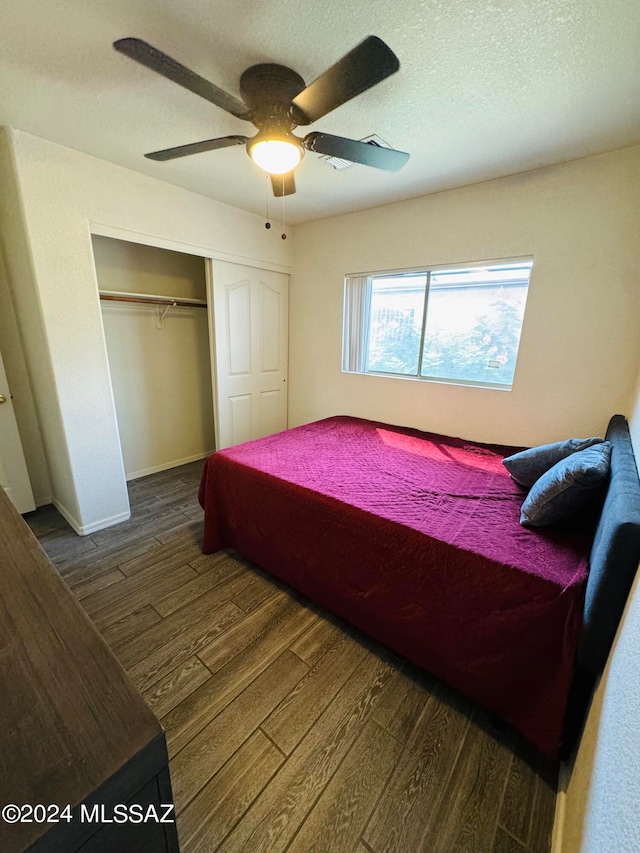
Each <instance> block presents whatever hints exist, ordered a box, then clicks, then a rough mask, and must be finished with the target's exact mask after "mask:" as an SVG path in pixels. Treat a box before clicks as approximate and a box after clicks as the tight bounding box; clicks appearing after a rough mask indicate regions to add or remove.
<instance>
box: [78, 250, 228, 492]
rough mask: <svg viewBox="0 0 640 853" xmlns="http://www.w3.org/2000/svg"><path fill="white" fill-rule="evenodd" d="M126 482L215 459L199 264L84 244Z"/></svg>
mask: <svg viewBox="0 0 640 853" xmlns="http://www.w3.org/2000/svg"><path fill="white" fill-rule="evenodd" d="M91 241H92V245H93V255H94V260H95V267H96V275H97V280H98V288H99V291H100V300H101V301H100V304H101V309H102V323H103V328H104V335H105V341H106V345H107V357H108V360H109V370H110V373H111V385H112V389H113V396H114V401H115V408H116V414H117V419H118V429H119V433H120V444H121V447H122V457H123V461H124V469H125V476H126V479H127V480H134V479H137V478H138V477H144V476H146V475H147V474H153V473H156V472H158V471H164V470H167V469H169V468H174V467H176V466H178V465H184V464H186V463H188V462H194V461H196V460H198V459H204V458H206V457H207V456H208V455H209V454H210V453H212V452H213V451H214V450H215V432H214V402H213V385H212V376H211V352H212V347H211V346H210V341H209V325H208V316H207V314H208V312H207V287H206V274H205V259H204V258H201V257H197V256H195V255H190V254H184V253H181V252H177V251H174V250H169V249H161V248H157V247H155V246H147V245H144V244H141V243H132V242H128V241H126V240H120V239H115V238H112V237H103V236H99V235H95V234H94V235H92V237H91Z"/></svg>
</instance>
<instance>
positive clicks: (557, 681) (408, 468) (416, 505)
mask: <svg viewBox="0 0 640 853" xmlns="http://www.w3.org/2000/svg"><path fill="white" fill-rule="evenodd" d="M512 450H513V448H509V447H497V446H492V445H479V444H473V443H471V442H467V441H463V440H461V439H455V438H447V437H444V436H438V435H432V434H428V433H421V432H418V431H415V430H409V429H402V428H399V427H393V426H388V425H385V424H380V423H373V422H371V421H364V420H360V419H357V418H350V417H336V418H329V419H327V420H324V421H318V422H316V423H312V424H308V425H306V426H302V427H297V428H295V429H291V430H288V431H286V432H283V433H278V434H276V435H272V436H269V437H267V438H263V439H258V440H257V441H252V442H247V443H246V444H242V445H238V446H236V447H232V448H228V449H226V450H222V451H218V452H217V453H214V454H213V455H212V456H211V457H210V458H209V459H208V460H207V463H206V465H205V469H204V472H203V477H202V484H201V488H200V502H201V504H202V505H203V507H204V510H205V532H204V541H203V551H204V552H205V553H212V552H214V551H217V550H219V549H220V548H223V547H226V546H231V547H234V548H236V549H237V550H238V551H239V552H240V553H242V554H243V555H245V556H246V557H247V558H248V559H250V560H252V561H253V562H255V563H256V564H257V565H259V566H261V567H262V568H264V569H266V570H267V571H269V572H271V573H272V574H274V575H276V576H277V577H279V578H281V579H282V580H284V581H286V582H287V583H289V584H291V586H293V587H295V588H297V589H298V590H300V591H301V592H303V593H305V594H306V595H308V596H309V597H310V598H312V599H314V600H315V601H318V602H319V603H321V604H323V605H325V606H326V607H327V608H329V609H330V610H332V611H334V612H335V613H337V614H338V615H339V616H342V617H343V618H345V619H347V620H348V621H349V622H351V623H353V624H354V625H356V626H357V627H359V628H361V629H362V630H364V631H366V632H367V633H369V634H371V635H372V636H374V637H376V638H377V639H379V640H380V641H382V642H383V643H385V644H386V645H388V646H389V647H390V648H392V649H394V650H396V651H398V652H400V653H401V654H403V655H405V656H406V657H407V658H409V659H410V660H412V661H414V662H415V663H417V664H419V665H420V666H423V667H424V668H425V669H428V670H429V671H431V672H433V673H434V674H436V675H437V676H439V677H441V678H442V679H443V680H445V681H447V682H448V683H449V684H451V685H452V686H454V687H456V688H458V689H459V690H461V691H462V692H464V693H465V694H466V695H468V696H469V697H471V698H472V699H474V700H476V701H477V702H479V703H480V704H481V705H483V706H484V707H485V708H487V709H489V710H491V711H494V712H496V713H497V714H499V715H500V716H501V717H503V718H504V719H505V720H506V721H507V722H509V723H511V724H512V725H514V726H515V727H516V728H518V729H519V730H520V731H521V732H522V733H523V734H525V735H526V736H527V737H528V738H529V739H530V740H531V741H533V742H534V743H535V744H536V745H537V746H538V747H539V748H540V749H541V750H542V751H543V752H545V753H546V754H547V755H554V754H555V753H556V752H557V749H558V746H559V743H560V738H561V732H562V722H563V717H564V712H565V706H566V700H567V693H568V689H569V684H570V679H571V674H572V664H573V659H574V654H575V648H576V644H577V638H578V632H579V630H580V625H581V619H582V608H583V600H584V586H585V581H586V576H587V559H588V553H589V548H590V537H589V535H588V533H587V532H586V531H585V532H574V533H571V534H569V533H558V532H549V531H533V530H529V529H525V528H523V527H521V526H520V524H519V514H520V505H521V503H522V499H523V492H522V490H521V489H520V488H519V487H518V486H517V485H516V484H515V483H514V482H513V481H512V480H511V478H510V477H509V475H508V474H507V472H506V470H505V469H504V467H503V466H502V465H501V459H502V458H503V457H504V456H505V455H507V454H509V453H511V452H512Z"/></svg>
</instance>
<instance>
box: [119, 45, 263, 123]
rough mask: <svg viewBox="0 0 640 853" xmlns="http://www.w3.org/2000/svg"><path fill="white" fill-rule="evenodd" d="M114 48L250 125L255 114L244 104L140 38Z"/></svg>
mask: <svg viewBox="0 0 640 853" xmlns="http://www.w3.org/2000/svg"><path fill="white" fill-rule="evenodd" d="M113 46H114V47H115V49H116V50H117V51H119V52H120V53H123V54H124V55H125V56H128V57H129V59H133V60H135V61H136V62H139V63H140V64H141V65H146V67H147V68H150V69H151V70H152V71H155V72H156V73H158V74H162V76H163V77H166V78H167V79H169V80H173V82H174V83H177V84H178V85H179V86H183V87H184V88H185V89H189V91H191V92H194V93H195V94H196V95H199V96H200V97H201V98H204V99H205V100H206V101H210V102H211V103H212V104H215V105H216V106H217V107H220V108H221V109H223V110H226V112H228V113H231V115H234V116H237V117H238V118H242V119H246V120H247V121H251V116H252V115H253V114H252V112H251V110H250V109H249V108H248V107H247V106H246V105H245V104H243V103H242V101H239V100H238V99H237V98H234V97H233V95H229V94H228V93H227V92H225V91H224V90H223V89H220V88H218V86H215V85H214V84H213V83H210V82H209V81H208V80H205V79H204V77H200V75H199V74H196V73H195V72H194V71H190V70H189V69H188V68H185V66H184V65H181V64H180V63H179V62H176V60H175V59H171V57H170V56H167V55H166V53H162V51H160V50H158V49H157V48H155V47H152V45H150V44H148V43H147V42H146V41H142V39H137V38H123V39H119V40H118V41H114V43H113Z"/></svg>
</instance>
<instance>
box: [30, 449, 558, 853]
mask: <svg viewBox="0 0 640 853" xmlns="http://www.w3.org/2000/svg"><path fill="white" fill-rule="evenodd" d="M201 467H202V463H199V462H197V463H192V464H190V465H185V466H182V467H180V468H174V469H172V470H171V471H166V472H162V473H160V474H153V475H151V476H149V477H145V478H143V479H140V480H135V481H133V482H131V483H130V484H129V493H130V500H131V507H132V513H133V515H132V518H131V520H130V521H127V522H125V523H123V524H119V525H116V526H115V527H111V528H108V529H106V530H101V531H99V532H97V533H94V534H92V535H91V536H88V537H82V538H81V537H78V536H76V535H75V534H74V533H73V531H72V530H71V529H70V528H69V526H68V525H67V524H66V522H65V521H64V520H63V519H62V517H61V516H60V515H59V514H58V512H57V511H56V510H55V509H54V508H53V507H51V506H49V507H43V508H41V509H39V510H36V512H34V513H30V514H29V515H27V516H26V517H25V518H26V520H27V522H28V523H29V524H30V526H31V528H32V530H33V531H34V533H35V534H36V536H37V537H38V538H39V540H40V542H41V544H42V546H43V547H44V549H45V550H46V552H47V553H48V555H49V557H50V558H51V559H52V561H53V562H54V564H55V565H56V567H57V568H58V570H59V572H60V574H61V575H62V577H63V578H64V579H65V581H66V582H67V583H68V585H69V586H70V588H71V589H72V591H73V592H74V594H75V595H76V596H77V597H78V599H79V600H80V602H81V604H82V606H83V607H84V608H85V610H86V612H87V613H88V614H89V616H90V617H91V619H92V620H93V621H94V623H95V625H96V626H97V628H98V630H99V631H100V632H101V633H102V636H103V637H104V639H105V640H106V642H107V643H108V644H109V645H110V646H111V648H112V649H113V651H114V653H115V655H116V656H117V658H118V659H119V661H120V663H121V664H122V666H123V667H124V668H125V669H126V671H127V672H128V674H129V676H130V677H131V679H132V680H133V682H134V684H135V685H136V686H137V687H138V689H139V690H140V691H141V693H142V695H143V696H144V697H145V699H146V701H147V702H148V704H149V706H150V707H151V708H152V709H153V711H154V712H155V714H156V716H157V717H158V718H159V719H160V721H161V722H162V724H163V726H164V727H165V730H166V733H167V742H168V746H169V753H170V756H171V763H170V769H171V776H172V783H173V791H174V797H175V801H176V808H177V814H178V832H179V836H180V843H181V849H182V851H183V853H213V851H222V853H232V851H245V853H257V852H258V851H265V853H276V851H285V850H287V851H290V853H311V851H315V853H349V851H353V853H419V852H420V851H429V853H431V851H434V853H465V851H467V853H485V851H486V853H516V852H518V853H548V851H549V850H550V846H551V829H552V824H553V814H554V807H555V796H556V779H557V767H556V766H555V765H554V764H553V763H551V762H548V761H545V760H544V759H542V758H541V757H540V756H539V755H537V754H536V752H535V750H533V748H530V747H528V746H527V745H526V744H525V743H523V742H522V740H521V739H520V738H519V736H517V735H516V734H515V733H514V732H512V731H511V730H509V729H507V728H502V727H500V726H498V727H494V726H493V725H492V722H491V721H490V720H489V719H488V716H487V715H486V714H485V713H484V712H483V711H482V710H481V709H480V708H478V707H477V706H474V705H473V704H472V703H471V702H469V701H468V700H466V699H465V698H463V697H461V696H460V695H459V694H457V693H456V692H455V691H453V690H450V689H449V688H447V687H446V686H445V685H444V684H442V683H440V682H438V681H436V679H434V678H432V677H431V676H430V675H428V674H427V673H425V672H423V671H420V670H418V669H417V668H416V667H414V666H412V665H410V664H409V663H407V662H405V661H403V660H401V659H399V658H398V657H396V656H395V655H393V654H392V653H390V652H389V651H388V650H387V649H385V648H384V647H382V646H381V645H380V644H378V643H376V642H374V641H373V640H371V639H370V638H368V637H366V636H364V635H363V634H361V633H360V632H358V631H356V630H355V629H353V628H352V627H350V626H348V625H346V624H345V623H343V622H341V621H340V620H338V619H336V618H335V617H333V616H331V615H330V614H329V613H327V612H326V611H323V610H322V609H321V608H319V607H318V606H316V605H314V604H313V603H312V602H310V601H309V600H308V599H305V598H304V597H303V596H301V595H299V594H297V593H295V592H294V591H293V590H291V589H289V588H287V587H285V586H284V585H283V584H281V583H279V582H277V581H275V580H274V579H272V578H270V577H269V576H268V575H266V574H265V573H264V572H262V571H261V570H259V569H258V568H256V567H255V566H253V565H251V564H249V563H247V562H246V561H245V560H243V559H242V558H241V557H240V556H239V555H238V554H236V553H234V552H232V551H228V552H227V551H223V552H220V553H218V554H213V555H210V556H205V555H203V554H202V553H201V551H200V539H201V531H202V511H201V509H200V507H199V506H198V503H197V498H196V494H197V487H198V481H199V477H200V471H201Z"/></svg>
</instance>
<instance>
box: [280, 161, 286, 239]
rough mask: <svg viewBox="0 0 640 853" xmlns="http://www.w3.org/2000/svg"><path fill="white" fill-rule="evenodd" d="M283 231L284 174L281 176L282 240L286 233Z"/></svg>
mask: <svg viewBox="0 0 640 853" xmlns="http://www.w3.org/2000/svg"><path fill="white" fill-rule="evenodd" d="M284 232H285V224H284V175H283V176H282V234H281V235H280V236H281V237H282V239H283V240H286V239H287V235H286V234H285V233H284Z"/></svg>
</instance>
